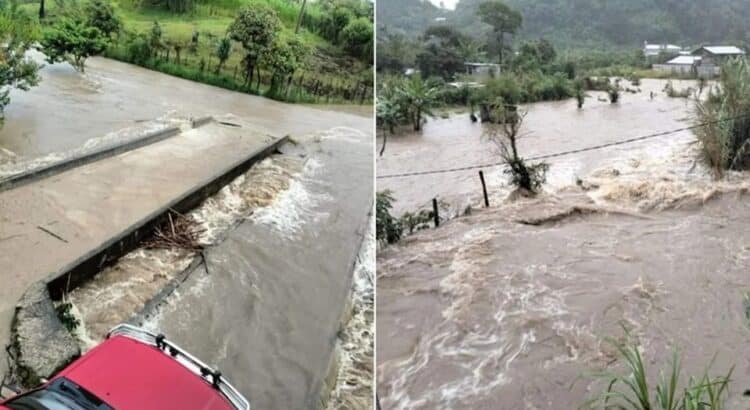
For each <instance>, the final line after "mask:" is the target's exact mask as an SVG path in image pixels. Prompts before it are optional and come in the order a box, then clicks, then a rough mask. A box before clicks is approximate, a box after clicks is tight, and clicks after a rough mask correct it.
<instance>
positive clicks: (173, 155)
mask: <svg viewBox="0 0 750 410" xmlns="http://www.w3.org/2000/svg"><path fill="white" fill-rule="evenodd" d="M196 125H198V124H196ZM284 140H285V139H284V138H281V139H280V138H276V137H271V136H267V135H262V134H260V133H257V132H254V131H251V130H250V129H248V128H242V127H234V126H229V125H223V124H221V123H219V122H209V123H206V124H203V125H202V126H200V127H196V128H192V129H188V130H185V131H183V132H181V133H180V134H179V135H177V136H173V137H171V138H169V139H165V140H161V141H158V142H154V143H152V144H149V145H145V146H142V147H139V148H137V149H133V150H130V151H127V152H124V153H121V154H119V155H115V156H112V157H109V158H107V159H103V160H100V161H96V162H91V163H87V164H84V165H81V166H78V167H74V168H71V169H67V170H62V171H61V172H59V173H57V174H54V175H52V176H48V177H47V178H44V179H41V180H37V181H34V182H30V183H28V184H25V185H22V186H18V187H16V188H13V189H9V190H6V191H3V192H0V266H2V267H3V270H2V273H0V275H2V281H3V284H4V285H3V286H2V287H1V288H0V301H1V302H0V338H2V339H3V340H8V337H9V330H10V323H11V319H12V316H13V311H14V308H15V305H16V301H18V300H19V298H20V297H21V296H22V294H23V293H24V291H25V290H26V289H27V288H29V287H30V286H31V285H32V284H34V283H35V282H38V281H46V282H48V283H51V284H53V286H51V287H50V290H51V291H52V293H53V296H58V295H55V293H56V292H60V291H63V290H65V289H66V288H72V287H75V286H76V285H77V284H78V283H80V282H82V281H84V280H85V279H86V278H87V277H90V276H92V275H93V274H95V273H96V272H97V271H98V270H99V269H101V268H102V267H104V266H106V264H108V263H110V262H112V261H113V260H116V259H117V257H119V256H121V255H122V254H124V253H125V252H127V251H128V250H129V249H132V248H133V247H134V246H135V245H136V244H137V243H138V241H139V240H140V239H141V237H142V236H145V235H148V233H149V228H151V227H152V226H153V225H154V224H158V222H159V221H160V219H163V218H164V217H165V215H166V213H167V211H168V210H170V209H176V210H180V209H189V208H191V207H193V206H195V204H197V203H199V202H200V201H202V200H203V199H204V198H205V197H206V196H208V195H210V194H212V193H213V192H216V191H217V190H218V189H219V188H221V186H223V185H224V184H226V182H227V181H228V180H231V179H232V178H234V177H235V176H236V175H238V174H239V173H241V172H243V171H244V170H246V169H247V168H248V167H249V166H250V165H251V164H252V163H253V162H255V161H257V160H259V159H261V158H263V157H265V156H267V155H268V154H270V153H271V152H273V151H274V150H275V149H276V147H277V146H278V145H279V144H281V143H282V142H283V141H284ZM2 362H3V364H4V363H5V360H2Z"/></svg>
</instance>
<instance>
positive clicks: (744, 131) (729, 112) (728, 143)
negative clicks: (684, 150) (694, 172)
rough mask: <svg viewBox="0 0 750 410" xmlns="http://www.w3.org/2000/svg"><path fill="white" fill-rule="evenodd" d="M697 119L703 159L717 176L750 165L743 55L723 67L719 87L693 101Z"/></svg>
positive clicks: (747, 72)
mask: <svg viewBox="0 0 750 410" xmlns="http://www.w3.org/2000/svg"><path fill="white" fill-rule="evenodd" d="M696 122H697V123H698V125H700V126H699V127H698V128H697V129H696V135H697V136H698V140H699V141H700V142H701V155H702V159H703V160H704V161H705V163H706V164H707V165H708V166H709V167H710V168H711V169H712V170H713V171H714V173H715V175H716V176H717V177H720V176H721V175H723V173H724V171H726V170H744V169H747V168H748V166H750V66H749V65H748V62H747V61H746V60H745V59H734V60H730V61H729V62H728V63H727V64H725V65H724V66H723V67H722V69H721V78H720V81H719V85H718V87H716V88H715V89H714V90H711V91H710V92H709V95H708V98H707V99H706V101H705V102H701V101H698V102H697V103H696Z"/></svg>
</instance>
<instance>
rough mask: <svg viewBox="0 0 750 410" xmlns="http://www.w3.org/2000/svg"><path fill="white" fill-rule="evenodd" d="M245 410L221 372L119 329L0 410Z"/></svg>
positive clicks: (130, 329) (137, 332)
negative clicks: (44, 381) (38, 385)
mask: <svg viewBox="0 0 750 410" xmlns="http://www.w3.org/2000/svg"><path fill="white" fill-rule="evenodd" d="M112 409H116V410H152V409H153V410H171V409H174V410H177V409H180V410H190V409H196V410H197V409H200V410H249V409H250V403H249V402H248V401H247V399H245V397H243V396H242V395H241V394H240V393H239V392H238V391H237V390H236V389H235V388H234V387H232V385H230V384H229V382H227V381H226V379H224V377H222V375H221V373H220V372H218V371H215V370H213V369H211V368H210V367H208V366H206V365H205V364H203V363H202V362H201V361H199V360H198V359H196V358H194V357H193V356H191V355H190V354H189V353H187V352H185V351H184V350H182V349H180V348H179V347H178V346H176V345H174V344H173V343H171V342H169V341H167V340H166V339H165V338H164V336H163V335H155V334H153V333H150V332H148V331H146V330H143V329H140V328H137V327H134V326H130V325H120V326H117V327H116V328H114V329H112V330H111V331H110V332H109V334H108V335H107V339H106V340H105V341H104V342H103V343H102V344H100V345H99V346H97V347H95V348H94V349H92V350H91V351H89V352H88V353H86V354H85V355H83V356H82V357H81V358H80V359H78V360H76V361H75V362H74V363H73V364H71V365H70V366H68V367H67V368H65V369H64V370H63V371H61V372H60V373H59V374H57V375H56V376H55V377H54V378H53V379H52V380H50V381H49V382H47V383H45V384H44V385H42V386H41V387H39V388H37V389H34V390H31V391H29V392H26V393H23V394H20V395H18V396H15V397H13V398H11V399H8V400H6V401H4V402H2V403H0V410H112Z"/></svg>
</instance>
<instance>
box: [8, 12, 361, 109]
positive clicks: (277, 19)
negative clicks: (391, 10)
mask: <svg viewBox="0 0 750 410" xmlns="http://www.w3.org/2000/svg"><path fill="white" fill-rule="evenodd" d="M31 1H34V0H31ZM180 4H182V5H187V6H186V7H183V6H182V5H180ZM38 5H39V3H34V2H29V3H24V4H23V6H21V8H22V10H23V11H24V12H25V14H26V15H32V13H33V14H34V15H36V14H37V11H38V9H37V7H38ZM45 9H46V18H45V19H44V20H43V24H44V25H45V26H46V27H47V29H46V30H45V31H51V30H53V28H54V27H55V26H56V25H57V24H58V23H60V21H61V20H63V19H64V18H66V17H68V16H70V15H72V14H73V12H74V11H77V12H80V13H81V14H82V15H84V16H87V18H86V21H85V24H84V25H83V26H85V28H91V27H95V28H98V29H99V31H101V32H102V33H104V34H105V37H107V39H105V40H108V41H109V45H108V47H107V48H106V50H105V51H104V55H105V56H107V57H110V58H116V59H119V60H122V61H126V62H130V63H134V64H138V65H142V66H145V67H148V68H151V69H156V70H161V71H164V72H166V73H169V74H174V75H179V76H181V77H183V78H187V79H191V80H196V81H205V82H207V83H210V84H214V85H218V86H221V87H225V88H229V89H232V90H238V91H243V92H248V93H253V94H262V95H267V96H269V97H271V98H275V99H280V100H285V101H298V102H321V103H352V102H355V103H367V102H370V101H371V98H372V95H373V85H374V83H373V76H372V70H373V68H372V63H373V61H372V60H373V58H372V56H373V51H374V50H373V48H374V47H373V33H372V19H373V17H374V8H373V5H372V3H370V2H369V1H367V0H319V1H314V2H312V1H308V2H307V5H306V7H305V8H304V10H302V2H301V1H300V0H211V1H207V0H197V1H190V2H183V3H180V2H178V1H172V0H153V1H150V0H147V1H139V0H121V1H117V2H115V1H113V0H75V1H72V2H62V1H55V2H53V3H50V2H47V4H46V5H45ZM240 10H243V12H242V13H243V14H247V13H250V14H253V13H254V14H257V15H258V16H260V17H259V18H257V19H256V20H255V22H254V23H252V24H255V26H250V27H242V25H241V24H240V23H239V22H238V21H239V20H241V19H238V16H240V14H241V13H240ZM335 10H338V11H339V14H341V15H344V16H346V18H345V19H343V20H340V21H339V23H341V24H342V26H341V28H340V29H337V31H336V33H335V36H332V37H331V39H330V40H329V39H328V38H327V37H326V35H325V34H324V33H326V32H327V30H328V26H327V24H328V22H329V21H328V20H327V18H326V16H328V15H332V14H333V13H334V11H335ZM83 26H82V27H80V28H84V27H83ZM264 26H266V28H267V29H268V30H266V33H261V32H253V31H252V30H257V29H260V30H262V29H263V27H264ZM230 27H231V29H230ZM76 28H79V27H76ZM246 28H247V30H245V29H246ZM67 31H68V32H70V33H69V34H71V33H75V34H76V35H75V36H72V37H73V38H78V39H81V38H84V37H85V36H83V35H82V34H83V32H81V31H79V32H75V31H72V30H67ZM92 33H93V32H89V34H92ZM263 35H265V38H261V37H262V36H263ZM70 37H71V36H68V38H65V40H69V39H70ZM243 43H244V44H243ZM272 51H278V53H272ZM65 55H66V56H67V57H68V58H65V60H69V61H71V62H72V63H75V61H76V60H75V58H72V57H71V56H72V54H71V53H70V52H66V53H65ZM61 59H62V58H58V59H56V60H55V61H61ZM207 71H210V73H208V72H207Z"/></svg>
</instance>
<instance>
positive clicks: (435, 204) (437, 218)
mask: <svg viewBox="0 0 750 410" xmlns="http://www.w3.org/2000/svg"><path fill="white" fill-rule="evenodd" d="M432 217H433V218H434V219H435V228H437V227H438V226H440V214H438V200H437V198H432Z"/></svg>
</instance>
